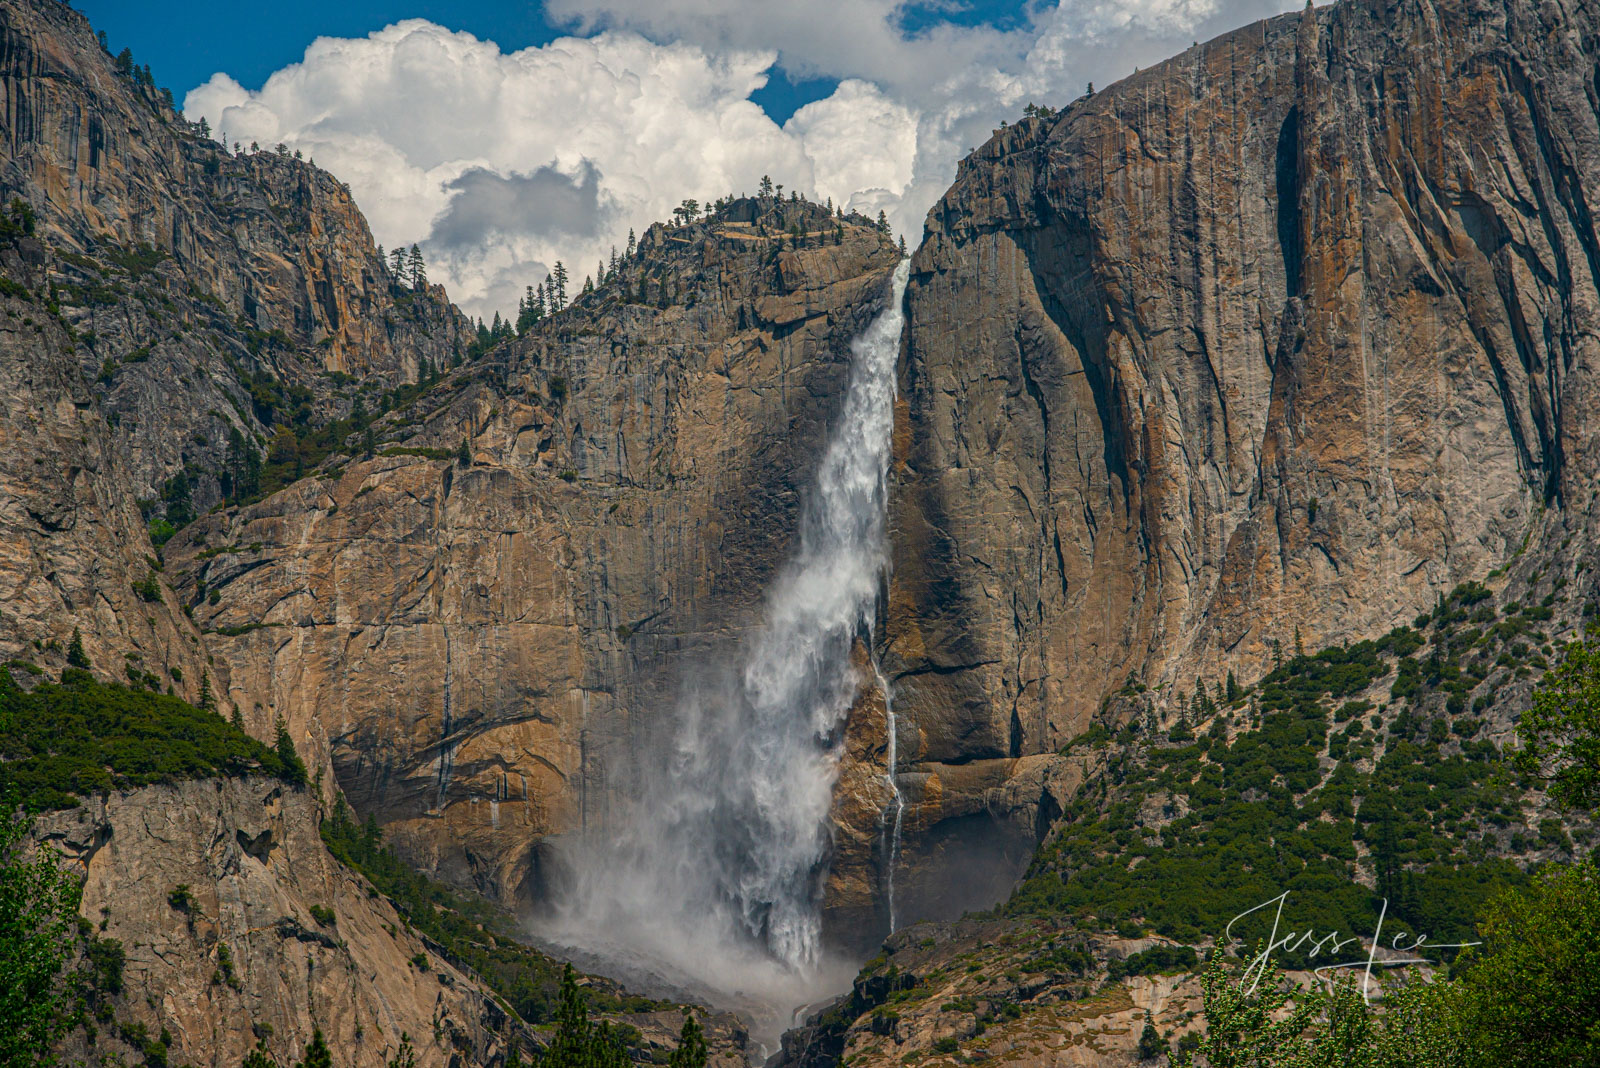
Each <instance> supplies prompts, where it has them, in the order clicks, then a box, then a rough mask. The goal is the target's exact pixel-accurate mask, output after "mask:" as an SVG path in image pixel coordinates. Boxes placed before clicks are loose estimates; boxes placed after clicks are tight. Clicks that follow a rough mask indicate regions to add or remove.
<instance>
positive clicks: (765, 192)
mask: <svg viewBox="0 0 1600 1068" xmlns="http://www.w3.org/2000/svg"><path fill="white" fill-rule="evenodd" d="M759 195H760V196H762V197H770V196H771V195H772V179H771V178H769V177H768V176H767V175H765V174H763V175H762V176H761V186H760V193H759Z"/></svg>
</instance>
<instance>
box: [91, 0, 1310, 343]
mask: <svg viewBox="0 0 1600 1068" xmlns="http://www.w3.org/2000/svg"><path fill="white" fill-rule="evenodd" d="M74 3H75V6H77V7H78V8H79V10H81V11H83V12H84V13H85V14H87V15H88V16H89V19H90V21H91V22H92V23H93V24H94V25H95V26H96V28H98V29H100V30H103V31H104V32H105V33H106V35H107V37H108V39H109V44H110V45H111V47H112V49H113V50H114V51H120V50H121V49H122V48H124V47H126V48H130V49H131V50H132V51H133V54H134V57H135V60H136V62H138V63H140V64H147V65H149V67H150V68H151V72H152V73H153V74H154V76H155V78H156V81H157V84H159V85H163V86H165V87H167V88H169V89H171V90H172V91H173V93H174V95H175V96H176V97H177V99H178V100H179V101H180V102H181V104H182V107H183V108H184V111H185V113H186V114H187V115H188V116H189V118H190V119H191V120H198V119H199V118H201V117H202V116H203V117H205V118H206V119H207V120H208V121H209V123H210V127H211V129H212V130H213V131H214V132H216V133H218V134H219V135H220V134H223V133H225V134H226V135H227V138H228V140H229V141H230V142H239V143H241V144H243V145H245V146H249V145H250V144H252V143H259V144H261V145H262V146H271V145H274V144H279V143H282V144H285V145H286V146H288V147H289V148H291V149H295V150H299V151H303V152H304V154H305V155H307V156H309V157H311V158H314V159H315V160H316V161H317V162H318V163H319V164H320V165H321V166H323V167H325V168H327V169H328V170H329V171H331V172H332V173H333V174H335V175H336V176H338V177H339V178H341V179H342V180H344V181H345V182H346V183H348V185H349V187H350V189H351V191H352V192H353V194H354V196H355V199H356V203H357V204H358V205H359V206H360V208H361V210H362V212H363V213H364V214H365V215H366V218H367V220H368V222H369V224H370V225H371V227H372V231H373V234H374V237H375V238H376V239H377V240H378V241H379V242H381V243H383V244H384V245H386V246H389V247H391V248H392V247H394V246H396V245H404V246H409V245H411V244H413V243H415V244H418V245H419V246H420V247H421V249H422V251H423V254H424V255H425V256H426V257H427V259H428V263H429V266H430V270H429V275H430V277H432V278H433V279H435V280H436V281H441V282H444V283H445V284H446V285H447V286H448V287H449V289H450V293H451V295H452V297H454V298H455V299H456V300H457V301H458V302H460V304H461V305H462V306H463V307H464V308H466V309H467V310H468V311H469V312H470V313H472V314H478V315H484V316H489V315H491V314H492V313H493V312H494V311H495V310H499V311H501V312H507V311H509V310H510V309H512V308H514V307H515V306H516V302H517V298H518V297H519V296H520V295H521V294H522V293H523V292H524V289H525V287H526V286H528V285H531V284H534V283H536V282H538V281H539V280H540V279H541V278H542V277H543V275H544V273H545V272H546V271H547V270H549V269H550V268H551V266H553V265H554V264H555V262H556V261H557V260H560V261H562V262H564V263H567V264H569V265H570V264H578V265H582V266H585V267H587V266H588V265H591V264H594V263H595V262H596V261H597V260H602V259H604V258H606V256H607V255H608V254H609V251H610V249H611V247H612V246H618V247H621V246H624V245H625V244H626V242H627V235H628V233H629V232H630V231H635V232H642V231H643V230H644V229H645V228H646V227H648V226H649V225H650V224H651V223H652V222H654V221H657V220H661V219H667V218H670V217H671V214H672V209H673V208H674V207H675V206H676V205H678V203H679V202H680V201H681V200H682V199H685V198H694V199H696V200H700V201H702V202H710V201H711V200H713V199H714V198H716V197H718V196H722V195H725V194H730V193H734V194H737V193H740V192H750V191H753V190H754V189H755V188H757V186H758V184H759V183H760V180H761V178H762V177H763V176H764V175H770V176H771V178H772V179H773V180H774V181H775V182H780V183H782V184H784V185H785V186H786V187H787V188H789V189H791V190H794V191H797V192H799V193H803V194H805V195H806V196H808V197H811V198H813V199H814V200H816V201H818V202H823V201H832V202H833V203H836V204H841V205H843V206H844V207H846V208H847V209H849V210H853V211H859V212H861V213H862V214H864V215H866V216H868V217H875V216H877V215H878V213H879V212H883V213H884V214H885V215H886V216H887V218H888V220H889V223H890V225H891V226H892V227H893V228H894V229H895V230H896V231H898V232H900V233H901V234H904V235H905V236H906V238H907V240H908V241H910V242H912V243H915V241H916V240H917V238H918V235H919V233H920V232H921V230H922V227H923V222H924V219H925V217H926V214H927V212H928V210H929V208H930V207H932V206H933V205H934V204H935V203H936V202H937V201H938V199H939V197H940V196H942V195H943V194H944V192H945V190H946V189H947V188H948V187H949V185H950V181H951V180H952V178H953V177H954V175H955V171H956V164H957V162H958V161H959V160H960V159H961V158H962V157H963V156H964V155H966V154H967V152H969V151H971V150H972V149H973V148H975V147H976V146H978V145H981V144H983V143H984V141H985V140H987V139H988V138H989V137H990V136H991V134H992V131H993V130H994V129H995V128H996V127H998V126H999V125H1001V124H1002V123H1003V122H1007V121H1016V120H1017V119H1018V118H1020V117H1021V115H1022V112H1023V109H1024V108H1025V107H1026V106H1027V104H1028V103H1029V102H1035V103H1040V104H1049V105H1052V106H1056V107H1064V106H1067V105H1069V104H1070V103H1071V102H1072V101H1073V100H1075V99H1077V98H1078V97H1080V96H1081V95H1082V92H1083V87H1084V85H1085V83H1086V82H1093V83H1095V84H1096V85H1100V86H1106V85H1108V84H1110V83H1111V82H1113V81H1115V80H1116V79H1117V78H1120V77H1122V76H1123V75H1125V74H1128V73H1130V72H1131V71H1132V70H1133V69H1134V68H1135V67H1136V66H1142V65H1148V64H1150V63H1153V62H1157V61H1159V60H1161V59H1163V58H1165V57H1167V56H1171V55H1173V54H1175V53H1178V52H1181V51H1183V50H1184V49H1185V48H1187V47H1188V46H1189V44H1190V42H1191V41H1194V40H1202V41H1203V40H1206V39H1208V38H1209V37H1211V36H1214V35H1215V34H1217V33H1220V32H1222V31H1224V30H1228V29H1231V28H1233V27H1235V26H1238V25H1241V24H1243V23H1245V22H1248V21H1249V20H1250V19H1252V18H1258V17H1261V16H1264V15H1270V14H1273V13H1275V12H1277V11H1280V10H1284V9H1287V8H1291V7H1295V6H1298V0H965V2H963V0H915V2H912V3H906V2H903V0H803V2H802V0H536V2H521V3H512V2H506V0H278V2H276V3H273V4H230V5H222V4H216V3H215V2H214V0H213V2H201V0H74ZM407 20H415V21H407ZM402 22H404V23H405V26H404V28H398V27H397V26H396V24H398V23H402ZM386 27H387V29H386ZM602 31H616V32H602ZM319 38H320V39H322V42H323V43H322V44H319V45H315V46H314V47H313V42H315V41H317V40H318V39H319ZM558 38H567V39H564V40H557V39H558ZM773 57H776V65H775V66H774V60H773ZM274 75H276V76H275V77H274ZM763 82H764V83H765V84H764V85H763ZM752 102H753V103H754V105H755V106H752ZM574 277H575V278H581V277H582V273H574Z"/></svg>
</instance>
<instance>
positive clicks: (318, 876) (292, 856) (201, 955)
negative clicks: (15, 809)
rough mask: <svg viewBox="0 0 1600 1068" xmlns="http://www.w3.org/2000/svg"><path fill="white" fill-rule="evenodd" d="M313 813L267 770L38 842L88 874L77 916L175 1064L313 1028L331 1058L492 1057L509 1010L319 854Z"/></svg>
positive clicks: (296, 1044) (427, 1060) (104, 805)
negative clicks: (117, 961) (405, 1051)
mask: <svg viewBox="0 0 1600 1068" xmlns="http://www.w3.org/2000/svg"><path fill="white" fill-rule="evenodd" d="M316 809H317V801H316V799H315V798H314V797H313V796H312V795H311V794H309V793H306V792H295V791H293V790H290V789H288V788H286V787H285V786H284V785H283V784H282V783H279V782H277V781H275V780H270V779H219V780H201V781H194V782H187V783H180V784H177V785H174V786H152V787H146V788H144V789H142V790H134V791H127V792H118V793H113V794H111V795H110V796H109V797H106V798H101V799H96V800H93V801H90V802H87V803H86V804H84V805H83V806H82V807H80V808H78V809H75V810H72V811H70V812H63V813H56V814H50V815H47V816H44V817H41V819H40V821H39V824H38V826H37V827H36V829H35V836H36V837H37V838H39V839H40V840H41V841H42V842H44V843H46V844H48V845H50V846H52V847H54V848H56V849H58V850H60V851H61V852H62V853H63V854H64V855H65V856H66V857H67V858H68V860H69V861H71V862H72V863H73V865H74V866H75V867H77V868H78V869H79V870H81V871H82V872H83V873H84V876H85V883H84V892H83V904H82V906H81V911H82V914H83V916H84V917H85V918H86V919H88V920H89V921H91V922H92V923H93V924H94V925H95V927H96V928H97V932H96V933H97V937H101V938H113V939H116V940H117V941H118V942H120V943H121V945H122V949H123V953H124V955H125V958H126V963H125V965H124V967H123V971H122V985H123V989H124V994H123V996H122V997H121V998H120V999H119V1000H118V1002H117V1010H118V1012H117V1017H118V1023H119V1025H122V1027H123V1028H125V1027H126V1025H128V1024H134V1025H143V1026H144V1029H145V1031H146V1032H147V1033H148V1034H150V1035H152V1036H154V1035H156V1034H158V1033H160V1032H161V1031H162V1030H163V1029H165V1030H166V1031H167V1032H168V1033H169V1034H170V1035H171V1038H172V1041H171V1043H169V1046H168V1050H169V1055H170V1056H171V1058H172V1059H173V1061H174V1062H175V1063H184V1064H193V1065H209V1066H214V1068H237V1065H238V1064H239V1063H240V1062H242V1061H243V1060H244V1055H245V1053H246V1051H247V1050H249V1049H250V1048H251V1047H253V1046H254V1045H255V1044H256V1042H257V1039H258V1037H265V1039H266V1043H267V1046H268V1048H269V1049H270V1050H271V1052H272V1053H273V1055H274V1056H275V1058H276V1059H277V1061H278V1063H280V1064H289V1063H293V1062H294V1061H295V1060H297V1059H298V1058H300V1057H301V1056H303V1055H304V1053H305V1044H306V1043H307V1042H308V1041H309V1040H310V1037H311V1034H312V1032H313V1029H317V1028H320V1029H321V1031H322V1033H323V1035H324V1036H325V1037H326V1040H327V1042H328V1045H329V1047H330V1049H331V1050H332V1051H333V1056H334V1061H335V1063H338V1064H345V1065H352V1066H370V1068H381V1066H382V1065H384V1064H387V1063H388V1060H389V1058H390V1057H392V1056H393V1055H394V1054H395V1052H396V1051H397V1050H398V1049H399V1046H400V1038H401V1035H402V1034H404V1035H408V1036H410V1039H411V1042H412V1044H413V1045H414V1047H415V1048H416V1051H417V1059H418V1062H419V1063H423V1064H440V1065H442V1064H447V1063H465V1064H486V1063H489V1062H491V1061H492V1060H495V1059H497V1058H498V1057H499V1056H500V1055H502V1054H503V1053H504V1052H505V1034H506V1033H507V1031H508V1030H509V1029H510V1027H511V1023H510V1021H509V1019H508V1016H507V1013H506V1012H505V1011H504V1010H503V1009H501V1008H500V1006H499V1005H498V1004H496V1002H495V1000H494V998H493V997H492V995H489V994H488V993H486V992H485V991H484V990H483V989H482V987H481V985H480V984H479V983H478V982H477V980H476V979H475V978H474V977H472V976H468V975H466V974H464V973H462V972H461V971H459V970H457V969H456V968H454V967H453V966H451V964H450V963H449V962H448V961H446V960H444V959H443V958H442V957H440V956H438V955H437V954H436V953H434V952H433V951H432V949H431V947H429V946H428V945H426V944H425V943H424V941H423V940H422V939H421V938H419V937H418V936H417V935H416V934H414V933H412V932H411V931H410V930H409V929H408V927H407V925H406V924H405V922H404V921H403V920H402V919H401V918H400V917H399V915H397V914H396V912H395V910H394V908H393V907H392V906H391V905H390V904H389V903H388V901H386V900H385V899H383V898H381V897H378V896H377V895H376V893H374V892H370V887H369V885H368V884H367V882H366V881H365V880H364V879H361V878H360V877H359V876H356V875H354V874H353V873H351V872H350V871H349V869H347V868H345V867H344V866H343V865H342V864H340V863H339V862H337V861H336V860H334V859H333V858H332V857H331V856H329V854H328V851H327V850H326V849H325V848H324V847H323V844H322V841H321V839H320V838H318V837H317V830H316V825H317V812H316ZM324 910H327V911H324ZM319 916H320V918H319ZM530 1038H531V1036H524V1045H525V1046H527V1045H531V1041H530ZM83 1040H84V1038H83V1035H82V1033H81V1032H80V1033H79V1034H78V1035H77V1036H76V1041H79V1042H81V1041H83ZM103 1041H105V1042H107V1043H111V1044H113V1045H114V1044H115V1043H116V1038H115V1036H114V1034H112V1033H107V1034H106V1035H105V1037H104V1039H103ZM84 1052H85V1053H87V1052H88V1051H87V1050H85V1051H84Z"/></svg>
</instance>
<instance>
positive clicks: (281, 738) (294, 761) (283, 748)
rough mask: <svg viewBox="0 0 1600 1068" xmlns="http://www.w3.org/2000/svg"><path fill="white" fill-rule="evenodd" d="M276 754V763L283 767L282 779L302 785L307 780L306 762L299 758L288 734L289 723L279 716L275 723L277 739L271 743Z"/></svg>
mask: <svg viewBox="0 0 1600 1068" xmlns="http://www.w3.org/2000/svg"><path fill="white" fill-rule="evenodd" d="M273 748H274V750H276V752H277V754H278V763H279V765H280V766H281V767H282V768H283V772H282V774H283V781H284V782H287V783H288V784H289V785H291V786H294V787H296V788H299V787H303V786H305V784H306V781H307V778H308V776H307V774H306V763H305V761H303V760H301V759H300V754H299V753H297V752H295V748H294V739H293V738H292V737H290V736H289V725H288V724H286V723H284V721H283V720H282V719H281V718H280V719H279V720H278V725H277V739H276V742H275V743H274V745H273Z"/></svg>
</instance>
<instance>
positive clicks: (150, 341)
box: [0, 0, 471, 512]
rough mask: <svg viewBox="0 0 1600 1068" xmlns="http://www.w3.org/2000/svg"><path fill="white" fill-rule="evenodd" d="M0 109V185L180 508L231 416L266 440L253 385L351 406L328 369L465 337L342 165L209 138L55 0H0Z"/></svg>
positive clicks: (370, 371) (135, 457) (432, 354)
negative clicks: (32, 229) (321, 164)
mask: <svg viewBox="0 0 1600 1068" xmlns="http://www.w3.org/2000/svg"><path fill="white" fill-rule="evenodd" d="M0 115H3V116H4V124H3V127H0V190H4V191H5V195H6V197H7V199H10V198H11V197H12V196H20V197H21V198H22V199H24V200H25V201H27V202H28V203H29V204H30V205H31V206H32V209H33V211H34V212H35V213H36V214H37V216H38V230H39V236H40V238H41V239H42V240H43V242H44V243H45V245H46V246H47V247H48V248H49V249H50V250H51V256H50V259H49V270H50V296H51V300H52V302H54V303H56V304H58V305H59V307H60V309H61V312H62V316H63V319H64V321H65V322H66V323H67V324H68V325H69V326H70V327H71V328H72V329H73V331H74V344H75V351H76V353H77V357H78V360H79V362H80V363H81V364H82V366H83V369H84V371H85V372H86V376H87V377H88V378H90V379H95V378H97V377H98V384H97V386H96V387H95V389H96V392H97V393H99V394H100V401H101V406H102V409H103V410H104V412H105V414H106V415H107V416H108V417H110V418H111V419H112V420H114V421H116V422H117V424H118V432H119V433H118V442H119V447H120V449H121V451H122V453H123V454H124V460H125V463H126V471H127V474H128V476H129V477H131V478H132V479H133V480H134V485H133V487H132V488H133V489H134V491H135V494H136V495H137V496H139V497H145V498H156V497H158V496H160V494H159V490H160V488H161V486H162V484H163V482H164V481H165V480H166V479H168V478H170V477H171V476H173V475H175V474H177V473H179V472H187V474H188V476H189V477H190V479H191V480H192V481H193V482H194V486H193V489H192V491H191V493H192V500H193V506H194V508H195V509H196V510H197V511H200V512H203V511H205V510H206V509H207V508H210V507H211V506H212V505H213V504H214V503H216V501H217V500H218V499H219V497H220V494H219V490H218V477H217V476H218V474H219V473H220V472H221V471H222V470H223V468H224V466H225V464H226V462H227V459H228V456H227V443H228V438H229V431H230V430H237V431H239V432H241V433H242V434H243V435H245V437H246V438H247V439H249V440H250V441H251V442H252V443H253V444H257V445H258V447H260V448H261V449H262V450H263V451H264V448H265V446H266V444H267V441H268V437H269V427H268V425H267V423H268V421H269V420H270V419H271V415H270V414H269V410H268V408H267V407H266V406H267V405H268V404H269V403H270V394H269V393H268V392H264V390H265V389H266V387H268V386H273V387H279V392H280V394H281V395H282V397H283V399H284V401H285V403H286V405H287V406H288V407H300V406H302V405H303V406H304V409H305V410H304V413H303V415H300V416H296V417H295V419H294V420H293V423H292V426H293V428H294V429H295V430H297V431H303V430H304V428H305V426H306V425H307V424H310V423H315V422H321V421H325V420H326V419H328V418H330V417H332V416H335V415H342V414H346V413H348V412H349V411H350V409H351V407H352V406H353V404H354V403H355V394H356V390H355V389H354V386H355V385H356V383H354V382H352V381H350V379H349V378H347V377H345V376H354V377H355V378H359V379H360V384H362V385H365V386H367V387H368V388H369V389H371V388H374V387H376V388H377V389H378V390H381V389H384V388H390V387H393V386H395V385H397V384H399V383H402V382H411V381H415V380H416V378H417V376H418V372H419V370H420V369H421V368H422V367H423V366H424V363H426V364H428V365H431V366H440V365H442V364H443V363H445V362H448V361H449V360H451V359H453V358H454V357H456V356H458V355H459V354H460V352H461V351H462V349H463V348H464V347H465V346H467V345H468V344H469V342H470V341H471V336H470V330H469V323H468V322H467V319H466V317H465V316H464V315H462V314H461V313H460V312H458V311H457V310H456V309H455V308H454V307H453V306H452V305H451V304H449V302H448V300H447V299H446V298H445V294H444V291H443V289H441V288H439V287H437V286H432V287H424V288H420V289H418V288H413V287H412V286H411V285H409V284H405V285H401V284H397V282H396V280H395V278H394V277H393V276H392V275H391V273H390V271H389V269H388V267H387V266H386V264H385V263H384V261H383V259H382V257H381V255H380V252H379V250H378V249H376V248H374V246H373V242H372V236H371V233H370V231H369V230H368V229H367V224H366V221H365V219H363V218H362V216H361V213H360V211H359V210H357V208H356V206H355V202H354V201H353V200H352V199H351V197H350V191H349V189H348V188H346V187H345V186H344V185H343V184H342V183H340V182H339V181H338V180H337V179H335V178H334V177H333V176H331V175H329V174H327V173H326V172H324V171H321V170H318V169H317V168H316V167H315V166H314V165H313V164H310V163H306V162H303V161H301V160H299V159H296V158H293V157H291V156H290V155H288V154H287V153H286V152H284V151H282V150H277V151H275V150H273V149H272V148H270V147H268V148H265V149H263V150H260V151H256V146H251V147H250V148H249V149H247V150H245V151H243V152H241V153H240V154H238V155H236V154H235V153H234V151H233V148H232V146H224V145H222V144H219V143H218V142H217V141H215V140H213V139H212V138H211V137H210V136H207V135H206V134H205V133H203V132H202V131H201V130H200V129H199V128H198V127H197V126H195V125H191V124H190V123H189V122H187V121H185V120H184V119H183V117H182V116H181V115H179V114H178V113H177V112H176V111H175V110H173V108H172V106H171V103H170V101H169V100H167V99H164V98H163V97H162V96H161V94H159V93H158V92H157V90H156V88H155V86H154V84H153V83H152V82H148V81H146V80H145V78H144V76H143V75H142V74H141V72H140V71H139V70H137V69H129V70H122V69H120V68H119V65H118V64H117V62H116V61H115V60H114V59H113V58H112V56H111V55H110V54H108V53H107V52H106V51H105V49H104V48H102V47H101V45H100V44H99V42H98V41H97V40H96V38H95V35H94V34H93V32H92V31H91V30H90V27H89V24H88V22H87V20H85V19H84V17H83V16H82V15H80V14H78V13H77V12H75V11H73V10H72V9H71V8H69V7H68V6H67V5H66V4H61V3H52V2H50V0H9V2H7V3H4V4H0ZM367 403H368V405H369V406H373V405H375V404H376V396H375V395H374V396H369V397H368V398H367ZM287 414H288V413H287V412H280V413H277V415H278V417H279V422H280V425H281V424H282V423H283V422H286V421H287V420H285V419H284V416H286V415H287Z"/></svg>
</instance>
